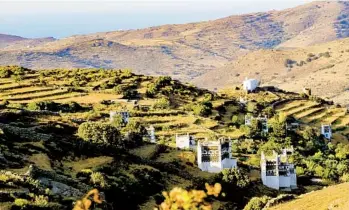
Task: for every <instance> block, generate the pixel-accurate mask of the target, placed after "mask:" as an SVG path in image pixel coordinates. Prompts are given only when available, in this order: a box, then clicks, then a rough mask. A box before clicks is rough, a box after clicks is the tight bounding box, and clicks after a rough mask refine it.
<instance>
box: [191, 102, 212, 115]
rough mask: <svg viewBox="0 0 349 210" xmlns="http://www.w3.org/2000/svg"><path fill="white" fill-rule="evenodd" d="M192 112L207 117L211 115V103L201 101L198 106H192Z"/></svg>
mask: <svg viewBox="0 0 349 210" xmlns="http://www.w3.org/2000/svg"><path fill="white" fill-rule="evenodd" d="M192 110H193V112H194V114H195V115H198V116H208V115H210V114H212V103H211V102H209V101H203V102H201V103H199V104H196V105H193V106H192Z"/></svg>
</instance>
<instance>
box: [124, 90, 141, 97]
mask: <svg viewBox="0 0 349 210" xmlns="http://www.w3.org/2000/svg"><path fill="white" fill-rule="evenodd" d="M137 96H138V91H137V90H132V89H127V90H125V91H124V92H123V96H122V98H124V99H132V98H136V97H137Z"/></svg>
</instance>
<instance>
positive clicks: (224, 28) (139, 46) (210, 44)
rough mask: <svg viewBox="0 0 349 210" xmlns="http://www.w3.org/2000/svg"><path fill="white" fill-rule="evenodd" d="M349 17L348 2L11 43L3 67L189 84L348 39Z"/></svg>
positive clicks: (0, 59)
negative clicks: (273, 55)
mask: <svg viewBox="0 0 349 210" xmlns="http://www.w3.org/2000/svg"><path fill="white" fill-rule="evenodd" d="M222 6H224V5H222ZM348 15H349V4H348V3H347V2H336V1H331V2H312V3H309V4H305V5H302V6H299V7H295V8H291V9H286V10H282V11H270V12H260V13H253V14H246V15H235V16H230V17H226V18H222V19H218V20H213V21H206V22H198V23H189V24H179V25H163V26H157V27H151V28H145V29H138V30H127V31H112V32H102V33H96V34H88V35H81V36H72V37H67V38H64V39H60V40H45V41H42V42H40V43H38V42H35V43H34V44H28V43H27V42H28V40H26V42H14V43H13V42H9V41H7V42H6V44H5V47H2V49H1V50H0V64H3V65H4V64H5V65H7V64H20V65H22V66H26V67H31V68H36V69H43V68H58V67H67V68H68V67H69V68H71V67H80V68H81V67H96V68H100V67H104V68H132V69H133V70H134V72H136V73H146V74H153V75H171V76H173V77H175V78H180V79H183V80H186V81H189V80H191V79H192V78H196V77H198V76H200V75H202V74H204V73H207V72H214V71H215V69H216V68H219V67H222V66H223V65H224V64H226V63H228V62H230V61H234V60H236V59H237V58H238V57H240V56H242V55H245V54H247V53H248V52H251V51H254V50H257V49H270V48H290V47H291V48H293V47H304V46H308V45H313V44H317V43H324V42H327V41H332V40H335V39H339V38H343V37H347V36H348V35H349V24H348ZM207 85H208V86H209V85H211V84H207Z"/></svg>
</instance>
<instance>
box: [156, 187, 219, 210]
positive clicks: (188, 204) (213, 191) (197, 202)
mask: <svg viewBox="0 0 349 210" xmlns="http://www.w3.org/2000/svg"><path fill="white" fill-rule="evenodd" d="M205 187H206V190H207V192H205V191H203V190H190V191H187V190H184V189H182V188H179V187H176V188H174V189H172V190H171V191H170V192H169V193H167V192H163V193H162V194H163V196H164V197H165V200H164V202H162V203H161V204H160V206H159V209H160V210H170V209H178V210H180V209H183V210H184V209H212V206H211V204H210V203H208V202H207V201H205V198H206V197H207V196H208V195H214V196H215V197H218V196H219V194H220V192H221V189H222V186H221V185H220V184H218V183H216V184H215V185H214V186H210V185H208V184H207V183H206V184H205Z"/></svg>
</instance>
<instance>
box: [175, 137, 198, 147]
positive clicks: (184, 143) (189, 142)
mask: <svg viewBox="0 0 349 210" xmlns="http://www.w3.org/2000/svg"><path fill="white" fill-rule="evenodd" d="M195 146H196V143H195V139H194V136H191V135H189V133H187V134H184V135H183V134H182V135H181V134H176V147H177V148H180V149H192V150H194V149H195Z"/></svg>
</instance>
